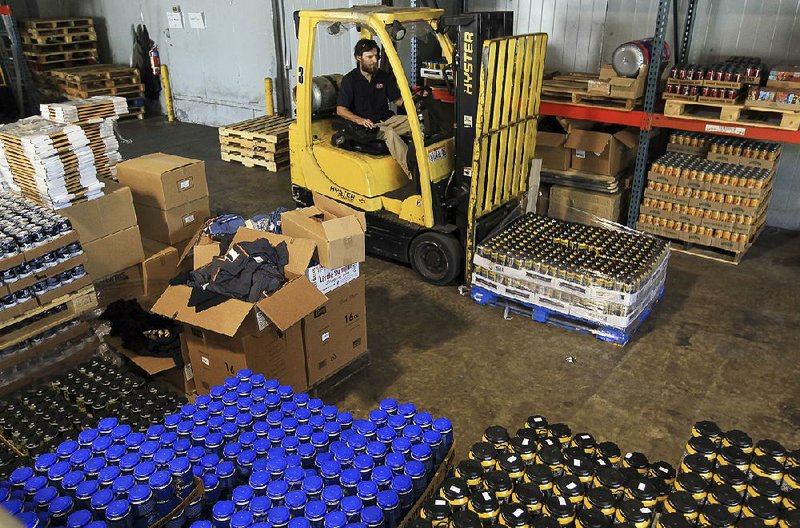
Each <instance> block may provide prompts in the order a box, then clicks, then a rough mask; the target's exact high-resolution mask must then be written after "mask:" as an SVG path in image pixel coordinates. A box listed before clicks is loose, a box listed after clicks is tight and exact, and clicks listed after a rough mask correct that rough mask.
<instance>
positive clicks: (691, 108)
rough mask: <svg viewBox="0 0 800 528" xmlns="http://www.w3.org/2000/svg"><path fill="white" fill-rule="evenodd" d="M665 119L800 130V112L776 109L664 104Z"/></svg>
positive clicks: (686, 103) (740, 105)
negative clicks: (667, 117)
mask: <svg viewBox="0 0 800 528" xmlns="http://www.w3.org/2000/svg"><path fill="white" fill-rule="evenodd" d="M664 115H666V116H669V117H676V118H679V119H704V120H706V121H716V122H719V123H726V124H738V125H743V126H755V127H769V128H780V129H783V130H793V131H794V130H800V112H791V111H786V110H779V109H774V108H760V107H758V108H754V107H750V106H745V105H742V104H720V103H712V102H707V101H698V102H685V101H673V100H670V101H665V103H664Z"/></svg>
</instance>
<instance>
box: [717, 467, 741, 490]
mask: <svg viewBox="0 0 800 528" xmlns="http://www.w3.org/2000/svg"><path fill="white" fill-rule="evenodd" d="M711 480H712V482H714V483H715V484H727V485H728V486H732V487H733V489H735V490H736V491H737V492H739V494H744V492H745V491H746V490H747V474H746V473H745V472H744V471H742V470H741V469H739V468H737V467H736V466H719V467H718V468H717V469H716V470H715V471H714V477H713V478H712V479H711Z"/></svg>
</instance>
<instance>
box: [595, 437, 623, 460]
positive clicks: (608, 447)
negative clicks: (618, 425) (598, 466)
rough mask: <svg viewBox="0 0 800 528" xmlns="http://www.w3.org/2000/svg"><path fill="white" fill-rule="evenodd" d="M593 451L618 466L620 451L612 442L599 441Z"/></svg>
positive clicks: (620, 456) (620, 457)
mask: <svg viewBox="0 0 800 528" xmlns="http://www.w3.org/2000/svg"><path fill="white" fill-rule="evenodd" d="M595 451H596V453H597V455H598V456H600V457H602V458H605V459H606V460H608V461H609V462H611V465H612V466H618V465H619V464H620V462H621V461H622V452H621V451H620V450H619V446H618V445H617V444H615V443H614V442H600V443H599V444H597V449H596V450H595Z"/></svg>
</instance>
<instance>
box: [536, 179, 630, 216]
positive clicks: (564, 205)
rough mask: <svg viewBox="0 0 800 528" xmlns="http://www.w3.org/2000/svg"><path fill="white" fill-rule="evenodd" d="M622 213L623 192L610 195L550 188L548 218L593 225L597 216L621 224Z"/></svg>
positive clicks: (582, 190) (569, 188)
mask: <svg viewBox="0 0 800 528" xmlns="http://www.w3.org/2000/svg"><path fill="white" fill-rule="evenodd" d="M621 211H622V191H617V192H615V193H611V194H609V193H602V192H596V191H587V190H584V189H578V188H575V187H562V186H560V185H553V186H552V187H551V188H550V207H549V210H548V216H550V217H552V218H558V219H560V220H564V221H567V222H578V223H582V224H593V223H594V222H593V221H592V220H593V217H595V216H597V217H600V218H604V219H606V220H611V221H612V222H619V220H620V213H621Z"/></svg>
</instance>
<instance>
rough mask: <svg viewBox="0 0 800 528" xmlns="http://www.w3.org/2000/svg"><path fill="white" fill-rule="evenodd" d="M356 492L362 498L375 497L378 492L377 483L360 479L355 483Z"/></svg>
mask: <svg viewBox="0 0 800 528" xmlns="http://www.w3.org/2000/svg"><path fill="white" fill-rule="evenodd" d="M356 494H358V496H359V497H361V498H362V499H365V498H369V497H375V496H376V495H377V494H378V485H377V484H375V482H373V481H371V480H362V481H361V482H359V483H358V484H357V485H356Z"/></svg>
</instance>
